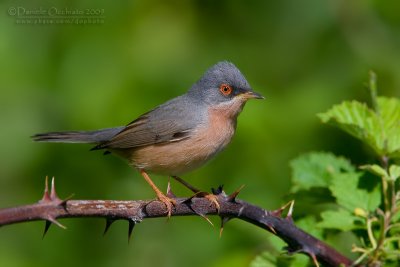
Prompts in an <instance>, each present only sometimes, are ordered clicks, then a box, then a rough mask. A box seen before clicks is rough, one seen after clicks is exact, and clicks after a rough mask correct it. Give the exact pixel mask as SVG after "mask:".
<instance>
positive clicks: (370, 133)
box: [317, 101, 385, 155]
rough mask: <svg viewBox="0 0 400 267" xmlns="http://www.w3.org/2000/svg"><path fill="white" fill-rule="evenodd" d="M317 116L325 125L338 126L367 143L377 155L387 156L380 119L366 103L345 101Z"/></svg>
mask: <svg viewBox="0 0 400 267" xmlns="http://www.w3.org/2000/svg"><path fill="white" fill-rule="evenodd" d="M317 116H318V117H319V118H320V119H321V121H322V122H323V123H329V124H331V125H334V126H337V127H339V128H341V129H342V130H344V131H345V132H347V133H349V134H351V135H352V136H354V137H356V138H358V139H360V140H361V141H363V142H365V143H366V144H368V145H369V146H370V147H371V148H372V149H373V150H374V151H376V153H377V154H379V155H384V154H385V142H384V139H383V138H382V137H383V136H382V129H381V124H380V121H379V118H378V116H377V115H376V114H375V112H374V111H373V110H371V109H369V108H368V107H367V105H366V104H365V103H360V102H357V101H351V102H349V101H345V102H343V103H341V104H339V105H335V106H333V107H332V108H331V109H330V110H328V111H327V112H325V113H320V114H318V115H317Z"/></svg>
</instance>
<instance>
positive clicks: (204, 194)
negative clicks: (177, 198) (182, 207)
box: [172, 176, 220, 213]
mask: <svg viewBox="0 0 400 267" xmlns="http://www.w3.org/2000/svg"><path fill="white" fill-rule="evenodd" d="M172 178H174V179H175V180H176V181H178V182H179V183H181V184H182V185H183V186H185V187H186V188H188V189H189V190H190V191H192V192H193V193H195V195H197V196H199V197H204V198H206V199H208V201H210V202H211V203H213V204H214V205H215V208H216V209H217V211H218V213H219V209H220V205H219V203H218V198H217V196H215V195H213V194H210V193H207V192H202V191H200V190H199V189H197V188H196V187H194V186H192V185H191V184H189V183H188V182H186V181H185V180H183V179H182V178H180V177H178V176H172Z"/></svg>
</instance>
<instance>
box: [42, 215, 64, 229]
mask: <svg viewBox="0 0 400 267" xmlns="http://www.w3.org/2000/svg"><path fill="white" fill-rule="evenodd" d="M46 220H48V221H50V222H51V223H54V224H55V225H57V226H58V227H60V228H62V229H64V230H65V229H67V227H65V226H64V225H62V224H61V223H59V222H58V221H57V220H56V219H54V218H53V217H47V218H46Z"/></svg>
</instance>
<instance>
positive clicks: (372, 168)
mask: <svg viewBox="0 0 400 267" xmlns="http://www.w3.org/2000/svg"><path fill="white" fill-rule="evenodd" d="M360 169H362V170H367V171H369V172H370V173H372V174H375V175H377V176H379V177H388V174H387V172H386V171H385V170H384V169H383V168H382V167H381V166H379V165H377V164H368V165H363V166H360Z"/></svg>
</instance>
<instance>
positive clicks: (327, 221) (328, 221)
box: [317, 209, 358, 231]
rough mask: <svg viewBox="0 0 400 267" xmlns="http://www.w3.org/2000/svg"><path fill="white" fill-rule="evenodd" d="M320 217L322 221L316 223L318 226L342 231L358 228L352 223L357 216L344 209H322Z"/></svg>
mask: <svg viewBox="0 0 400 267" xmlns="http://www.w3.org/2000/svg"><path fill="white" fill-rule="evenodd" d="M321 217H322V221H321V222H319V223H318V224H317V226H318V227H322V228H330V229H338V230H342V231H349V230H352V229H354V228H358V227H356V225H355V223H354V222H355V221H356V220H358V218H357V217H356V216H354V215H352V214H351V213H350V212H349V211H347V210H345V209H339V210H328V211H324V212H322V213H321Z"/></svg>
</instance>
